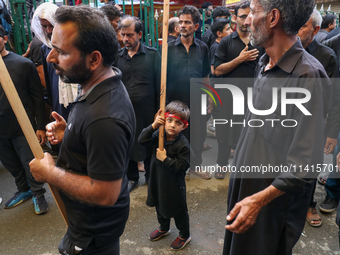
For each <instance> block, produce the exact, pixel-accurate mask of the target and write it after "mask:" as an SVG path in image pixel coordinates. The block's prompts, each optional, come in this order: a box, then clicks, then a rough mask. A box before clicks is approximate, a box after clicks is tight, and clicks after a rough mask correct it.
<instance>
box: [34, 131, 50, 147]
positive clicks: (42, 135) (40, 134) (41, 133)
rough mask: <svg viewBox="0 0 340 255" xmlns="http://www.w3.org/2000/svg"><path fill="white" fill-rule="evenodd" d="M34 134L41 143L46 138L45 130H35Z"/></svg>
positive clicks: (43, 142)
mask: <svg viewBox="0 0 340 255" xmlns="http://www.w3.org/2000/svg"><path fill="white" fill-rule="evenodd" d="M35 134H36V135H37V138H38V141H39V143H40V144H41V145H43V144H45V143H46V141H47V138H46V133H45V130H37V131H36V132H35Z"/></svg>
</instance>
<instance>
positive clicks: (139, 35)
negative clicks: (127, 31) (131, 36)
mask: <svg viewBox="0 0 340 255" xmlns="http://www.w3.org/2000/svg"><path fill="white" fill-rule="evenodd" d="M142 35H143V32H142V31H139V32H138V39H139V40H140V39H141V38H142Z"/></svg>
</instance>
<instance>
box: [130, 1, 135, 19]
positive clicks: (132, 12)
mask: <svg viewBox="0 0 340 255" xmlns="http://www.w3.org/2000/svg"><path fill="white" fill-rule="evenodd" d="M131 16H135V12H134V10H133V0H131Z"/></svg>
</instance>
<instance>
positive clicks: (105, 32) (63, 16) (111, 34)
mask: <svg viewBox="0 0 340 255" xmlns="http://www.w3.org/2000/svg"><path fill="white" fill-rule="evenodd" d="M55 18H56V22H57V23H58V24H64V23H67V22H74V23H75V24H76V26H77V28H78V35H77V37H76V38H75V39H74V46H75V47H76V48H77V49H78V50H79V51H80V53H81V54H82V55H83V56H84V57H85V56H86V55H87V54H91V53H92V52H93V51H96V50H97V51H99V52H100V53H101V55H102V57H103V64H104V66H111V65H112V64H113V62H114V61H115V59H116V55H117V51H118V40H117V36H116V32H115V31H114V29H113V27H112V26H111V24H110V22H109V20H108V18H107V17H106V16H105V15H104V14H103V13H102V12H101V11H99V10H98V9H95V8H92V7H90V6H87V5H79V6H65V5H63V6H61V7H59V8H58V10H57V11H56V13H55Z"/></svg>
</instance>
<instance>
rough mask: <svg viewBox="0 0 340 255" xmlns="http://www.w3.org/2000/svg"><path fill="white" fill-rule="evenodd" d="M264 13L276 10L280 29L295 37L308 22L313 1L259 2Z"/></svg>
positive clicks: (264, 0)
mask: <svg viewBox="0 0 340 255" xmlns="http://www.w3.org/2000/svg"><path fill="white" fill-rule="evenodd" d="M259 2H260V4H261V5H262V7H263V9H264V11H265V12H266V13H268V12H270V11H271V10H273V9H278V10H279V12H280V14H281V20H282V28H283V30H284V31H285V33H286V34H287V35H296V34H297V33H298V32H299V30H300V28H301V27H302V26H303V25H304V24H305V23H306V22H307V21H308V20H309V18H310V15H311V14H312V12H313V8H314V0H309V1H305V0H259Z"/></svg>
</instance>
